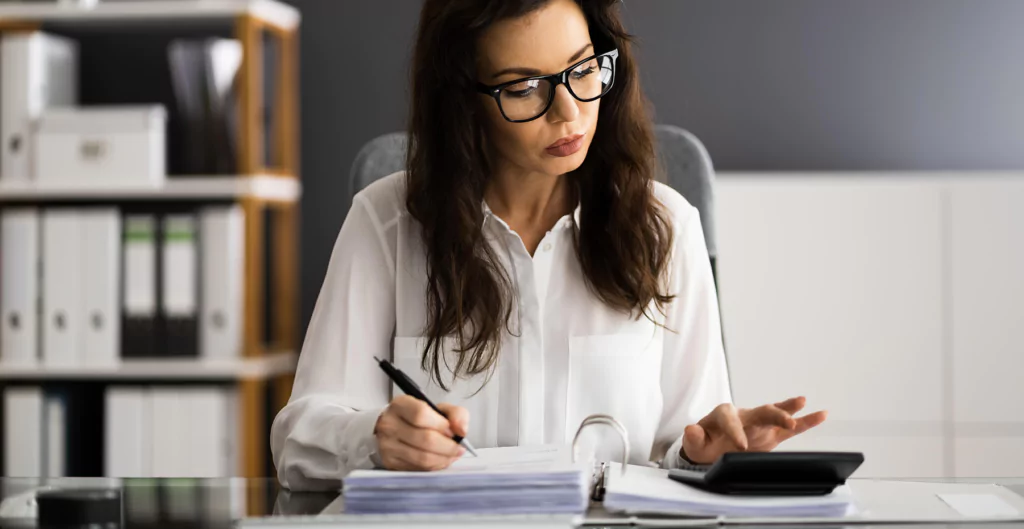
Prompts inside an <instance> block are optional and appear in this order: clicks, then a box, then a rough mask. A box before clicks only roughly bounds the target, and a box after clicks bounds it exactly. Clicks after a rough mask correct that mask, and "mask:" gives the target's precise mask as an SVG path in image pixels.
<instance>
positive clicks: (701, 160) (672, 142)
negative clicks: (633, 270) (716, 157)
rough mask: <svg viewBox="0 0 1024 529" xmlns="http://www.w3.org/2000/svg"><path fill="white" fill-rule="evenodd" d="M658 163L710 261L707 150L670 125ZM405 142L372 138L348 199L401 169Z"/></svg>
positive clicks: (659, 129) (396, 136)
mask: <svg viewBox="0 0 1024 529" xmlns="http://www.w3.org/2000/svg"><path fill="white" fill-rule="evenodd" d="M654 135H655V139H656V141H657V153H658V160H659V162H660V163H661V166H662V167H663V168H664V169H665V173H666V174H665V176H666V182H665V183H666V184H668V185H669V186H671V187H672V188H673V189H675V190H676V191H678V192H679V193H680V194H682V195H683V196H684V197H686V200H688V201H689V202H690V204H693V206H694V207H696V208H697V210H698V211H700V219H701V223H702V224H703V226H704V240H705V241H706V243H707V246H708V254H710V255H711V258H712V259H715V257H716V256H717V254H718V251H717V246H716V244H715V243H716V239H715V216H714V201H715V192H714V181H715V170H714V167H713V166H712V165H711V157H710V156H708V151H707V149H705V148H704V145H703V144H702V143H701V142H700V140H698V139H697V137H696V136H694V135H693V134H691V133H689V132H687V131H685V130H683V129H681V128H679V127H675V126H672V125H657V126H655V128H654ZM408 146H409V141H408V138H407V136H406V134H405V133H404V132H392V133H390V134H385V135H383V136H379V137H377V138H374V139H373V140H371V141H370V142H369V143H367V144H366V145H365V146H363V148H362V149H360V150H359V154H357V155H356V159H355V162H353V163H352V170H351V174H350V176H349V185H350V186H351V195H352V196H355V194H356V193H358V192H359V191H361V190H362V189H363V188H365V187H366V186H368V185H370V184H372V183H373V182H374V181H376V180H377V179H379V178H383V177H385V176H387V175H389V174H391V173H394V172H396V171H401V170H402V169H405V153H406V149H408Z"/></svg>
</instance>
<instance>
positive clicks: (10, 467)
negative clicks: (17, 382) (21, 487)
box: [4, 386, 43, 477]
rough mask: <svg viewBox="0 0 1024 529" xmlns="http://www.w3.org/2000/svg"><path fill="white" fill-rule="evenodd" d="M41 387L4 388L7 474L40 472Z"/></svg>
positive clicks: (41, 459)
mask: <svg viewBox="0 0 1024 529" xmlns="http://www.w3.org/2000/svg"><path fill="white" fill-rule="evenodd" d="M42 420H43V390H42V389H41V388H39V387H38V386H26V387H8V388H7V389H6V390H4V470H5V471H6V474H7V476H10V477H40V476H42V475H43V423H42Z"/></svg>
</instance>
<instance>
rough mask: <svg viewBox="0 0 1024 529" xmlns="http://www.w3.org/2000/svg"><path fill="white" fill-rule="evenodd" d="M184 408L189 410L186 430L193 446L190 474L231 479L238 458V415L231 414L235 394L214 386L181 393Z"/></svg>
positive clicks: (190, 453)
mask: <svg viewBox="0 0 1024 529" xmlns="http://www.w3.org/2000/svg"><path fill="white" fill-rule="evenodd" d="M181 399H182V401H183V405H184V408H185V409H187V410H189V412H188V415H187V421H188V422H187V424H185V425H184V431H186V432H189V435H188V436H186V439H187V440H188V442H189V444H190V446H189V448H188V452H187V454H188V457H187V460H186V461H183V462H182V463H183V464H186V465H188V470H187V472H186V473H187V474H188V475H189V476H193V477H201V478H217V477H230V476H233V475H235V474H234V473H233V471H234V469H235V465H234V464H233V462H234V460H235V459H236V454H237V452H236V450H237V447H236V443H235V440H236V436H235V435H233V433H234V432H235V430H236V428H234V427H233V425H234V419H235V415H233V414H232V412H233V411H234V410H233V402H234V392H233V391H232V390H230V389H228V388H220V387H215V386H208V387H207V386H204V387H194V388H188V389H185V390H182V393H181Z"/></svg>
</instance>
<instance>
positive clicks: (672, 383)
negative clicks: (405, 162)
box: [270, 173, 731, 490]
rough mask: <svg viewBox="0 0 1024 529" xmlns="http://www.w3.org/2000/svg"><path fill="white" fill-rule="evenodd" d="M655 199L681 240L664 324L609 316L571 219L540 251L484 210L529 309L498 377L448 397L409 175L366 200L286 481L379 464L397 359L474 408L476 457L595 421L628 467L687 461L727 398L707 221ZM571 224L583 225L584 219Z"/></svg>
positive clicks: (667, 194)
mask: <svg viewBox="0 0 1024 529" xmlns="http://www.w3.org/2000/svg"><path fill="white" fill-rule="evenodd" d="M654 194H655V196H656V197H657V198H658V200H660V201H661V202H662V204H664V205H665V206H666V207H667V209H668V211H669V212H670V213H671V219H672V222H673V228H674V238H675V240H674V241H673V249H672V257H671V264H670V270H669V272H670V273H669V275H668V277H667V280H668V282H669V292H670V293H671V294H674V295H675V296H676V297H675V299H674V300H673V301H672V302H671V303H669V304H668V305H667V307H666V311H665V312H666V314H665V316H664V317H662V316H661V315H660V313H658V312H657V310H655V311H654V313H655V314H656V316H657V318H658V320H659V321H660V322H661V323H663V324H664V326H665V327H664V328H663V327H661V326H658V325H655V324H654V323H653V322H651V321H649V320H648V319H647V318H644V317H641V318H639V319H635V318H632V317H630V316H629V315H627V314H625V313H624V312H621V311H617V310H615V309H612V308H609V307H608V306H606V305H605V304H604V303H602V302H601V301H600V300H599V299H598V298H597V297H595V295H594V294H593V293H592V292H591V291H590V290H589V288H588V286H587V284H586V281H585V278H584V276H583V273H582V270H581V268H580V263H579V261H578V259H577V258H576V253H575V251H574V249H573V240H572V231H571V230H572V220H573V219H571V218H570V217H569V216H568V215H566V216H565V217H563V218H562V219H560V220H559V221H558V223H557V224H556V225H555V227H554V228H552V229H551V231H549V232H548V233H547V234H545V236H544V238H543V239H542V240H541V242H540V245H539V246H538V248H537V251H536V252H535V254H534V255H533V256H531V255H530V254H529V252H527V250H526V247H525V245H524V244H523V242H522V239H520V237H519V235H518V234H516V233H515V232H514V231H512V230H511V229H510V228H509V227H508V225H507V224H506V223H505V222H504V221H502V220H501V219H500V218H498V217H497V216H495V215H494V214H493V213H491V212H490V210H489V209H488V208H487V207H486V204H485V205H484V210H485V219H484V233H485V237H486V239H487V243H488V244H491V245H492V246H493V248H494V249H495V253H496V255H498V256H499V259H500V260H501V265H502V266H504V267H505V269H506V270H507V271H508V272H509V273H510V276H509V277H510V278H511V279H512V281H513V284H514V287H515V288H516V289H517V290H518V292H519V296H518V300H519V303H518V307H514V308H513V312H512V321H511V327H512V331H513V332H512V333H509V332H508V331H506V332H505V336H504V337H503V339H502V342H501V350H500V354H499V360H498V365H497V366H496V370H495V371H494V373H493V374H492V376H491V378H490V381H489V382H488V383H487V384H486V385H483V379H484V378H485V375H478V376H476V377H472V378H470V379H458V380H454V381H453V380H452V377H451V376H450V373H449V376H448V377H447V379H446V381H447V382H449V384H447V385H448V386H449V392H447V393H446V392H445V391H443V390H442V389H441V388H440V387H439V386H437V385H436V384H435V383H433V382H431V381H430V379H429V376H428V374H427V373H426V372H424V371H423V370H422V369H421V368H420V358H421V354H422V352H423V345H424V338H423V336H422V335H423V329H424V328H425V324H426V321H427V320H426V318H427V312H426V302H425V298H426V260H425V253H424V247H423V240H422V237H421V235H420V229H419V226H418V225H417V224H416V221H415V220H414V219H413V218H412V217H411V216H410V215H409V213H408V211H407V210H406V209H405V174H404V173H396V174H393V175H391V176H388V177H386V178H383V179H381V180H379V181H377V182H376V183H374V184H372V185H370V186H369V187H367V188H366V189H365V190H363V191H362V192H360V193H359V194H358V195H356V196H355V198H354V200H353V204H352V208H351V210H350V211H349V213H348V217H347V218H346V219H345V223H344V225H343V226H342V227H341V233H340V234H339V235H338V240H337V242H336V243H335V245H334V250H333V254H332V256H331V262H330V266H329V267H328V270H327V276H326V278H325V280H324V284H323V287H322V289H321V291H320V297H319V299H318V300H317V303H316V308H315V310H314V312H313V317H312V320H311V321H310V324H309V329H308V331H307V333H306V340H305V343H304V345H303V348H302V354H301V356H300V357H299V364H298V370H297V372H296V376H295V384H294V387H293V390H292V395H291V399H290V400H289V402H288V405H287V406H285V408H284V409H282V410H281V412H280V413H279V414H278V416H277V418H276V419H275V420H274V424H273V427H272V431H271V439H270V440H271V448H272V451H273V455H274V462H275V464H276V465H277V469H278V477H279V479H280V482H281V484H282V485H284V486H285V487H289V488H292V489H298V490H306V489H322V488H336V487H337V486H338V482H339V480H340V479H341V478H342V477H344V476H345V474H347V473H348V472H349V471H351V470H354V469H361V468H371V467H372V466H373V461H374V460H375V459H376V455H377V454H376V450H377V443H376V438H375V437H374V435H373V429H374V425H375V423H376V421H377V417H378V415H379V414H380V412H381V411H382V409H383V408H384V406H385V405H386V404H387V403H388V402H390V400H391V399H392V397H394V396H397V395H401V391H400V390H398V389H397V387H393V386H392V384H391V383H390V382H389V381H388V378H387V376H385V374H384V373H383V371H381V370H380V368H379V367H378V366H377V364H376V363H375V362H374V360H373V357H374V356H377V357H380V358H390V359H392V361H393V362H394V364H395V365H396V366H397V367H398V368H399V369H401V370H402V371H404V372H406V374H408V375H409V376H410V377H412V378H413V379H414V380H416V382H417V383H418V384H419V385H420V387H422V388H423V389H424V392H425V393H426V394H427V396H428V397H429V398H430V399H431V400H433V401H434V402H449V403H453V404H457V405H460V406H464V407H465V408H466V409H468V410H469V413H470V421H469V432H468V433H469V435H468V436H467V438H468V439H469V440H470V442H472V443H473V444H474V446H476V447H477V448H487V447H494V446H510V445H528V444H547V443H568V442H571V441H572V438H573V436H574V435H575V433H576V429H577V427H578V425H579V424H580V422H581V421H582V420H583V419H584V418H585V417H587V416H588V415H590V414H594V413H606V414H610V415H612V416H614V417H615V418H616V419H618V420H619V421H620V422H622V423H623V425H624V426H625V427H626V429H627V431H628V432H629V441H630V445H631V447H632V448H631V453H630V454H629V461H630V462H631V463H647V462H649V461H655V462H659V461H660V463H661V464H662V465H663V466H675V465H678V464H679V462H680V458H679V455H678V453H679V449H680V446H681V444H682V435H683V429H684V428H685V427H686V426H687V425H689V424H692V423H695V422H697V421H698V420H700V419H701V418H702V417H704V416H705V415H707V414H708V413H709V412H711V410H712V409H714V407H715V406H717V405H719V404H721V403H723V402H728V401H730V399H731V396H730V388H729V380H728V376H727V372H726V365H725V355H724V351H723V348H722V336H721V326H720V322H719V313H718V302H717V298H716V295H715V285H714V282H713V279H712V275H711V266H710V262H709V259H708V252H707V248H706V246H705V244H704V235H703V232H702V230H701V223H700V216H699V214H698V212H697V210H696V208H694V207H693V206H691V205H690V204H689V203H688V202H686V199H684V198H683V197H682V196H681V195H680V194H679V193H677V192H676V191H674V190H673V189H671V188H669V187H668V186H665V185H663V184H660V183H655V184H654ZM575 215H576V217H575V218H576V219H577V221H578V219H579V210H578V209H577V211H576V214H575ZM392 338H393V342H392ZM392 343H393V345H392ZM446 354H447V355H452V354H453V353H452V352H451V351H450V350H448V351H447V352H446ZM454 358H455V357H454V356H450V357H449V360H448V365H449V366H452V367H454V366H455V360H454ZM442 369H443V366H442ZM481 388H482V389H481ZM609 443H611V446H610V447H607V448H608V450H607V451H605V447H604V445H605V444H606V443H605V442H604V441H602V442H601V446H602V448H601V450H602V451H601V454H605V453H607V454H612V455H615V454H618V453H620V452H616V450H621V448H620V447H619V446H617V445H618V442H616V441H615V440H614V439H611V440H610V441H609ZM615 459H621V456H620V455H617V456H615Z"/></svg>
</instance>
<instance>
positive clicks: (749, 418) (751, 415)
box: [742, 404, 796, 430]
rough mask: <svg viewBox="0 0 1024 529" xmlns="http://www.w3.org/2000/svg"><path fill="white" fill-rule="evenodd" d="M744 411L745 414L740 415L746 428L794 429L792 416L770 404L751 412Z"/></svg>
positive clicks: (794, 423) (794, 424)
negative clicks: (775, 427)
mask: <svg viewBox="0 0 1024 529" xmlns="http://www.w3.org/2000/svg"><path fill="white" fill-rule="evenodd" d="M744 411H745V412H746V413H743V414H742V415H743V417H742V418H743V424H744V426H747V427H751V426H778V427H779V428H782V429H784V430H792V429H794V428H796V420H795V419H793V416H792V415H790V414H789V413H788V412H786V411H785V410H782V409H780V408H779V407H778V406H775V405H772V404H766V405H764V406H759V407H757V408H754V409H752V410H744Z"/></svg>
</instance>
